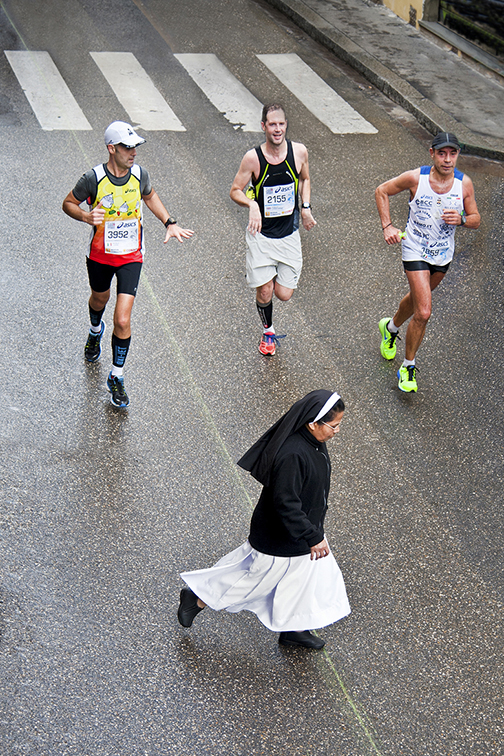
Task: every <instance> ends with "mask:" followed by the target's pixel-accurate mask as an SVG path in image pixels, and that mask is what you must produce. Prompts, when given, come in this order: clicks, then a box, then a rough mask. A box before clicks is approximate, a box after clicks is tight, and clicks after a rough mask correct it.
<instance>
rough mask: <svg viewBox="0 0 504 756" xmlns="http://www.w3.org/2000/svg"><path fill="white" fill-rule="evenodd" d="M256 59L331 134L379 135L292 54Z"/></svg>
mask: <svg viewBox="0 0 504 756" xmlns="http://www.w3.org/2000/svg"><path fill="white" fill-rule="evenodd" d="M256 57H257V58H259V60H260V61H261V62H262V63H264V65H265V66H266V67H267V68H269V70H270V71H271V72H272V73H273V74H274V75H275V76H276V77H277V79H279V80H280V81H281V82H282V84H284V85H285V86H286V87H287V89H289V90H290V91H291V92H292V94H293V95H295V96H296V97H297V98H298V100H301V102H302V103H303V105H304V106H305V107H306V108H308V110H309V111H310V112H311V113H313V115H314V116H315V117H316V118H318V119H319V121H322V123H324V124H325V125H326V126H328V128H330V129H331V131H332V132H333V134H377V133H378V131H377V129H375V127H374V126H372V125H371V124H370V123H368V121H366V120H365V119H364V118H363V117H362V116H361V115H359V113H357V111H356V110H354V109H353V108H352V107H351V106H350V105H349V104H348V103H347V102H346V100H344V99H343V98H342V97H340V96H339V95H338V94H336V92H335V91H334V89H331V87H330V86H329V85H328V84H326V82H325V81H324V80H323V79H321V78H320V76H319V75H318V74H316V73H315V71H313V70H312V69H311V68H310V67H309V66H308V65H307V64H306V63H305V62H304V61H303V60H301V58H300V57H299V56H298V55H296V54H295V53H286V54H278V55H256Z"/></svg>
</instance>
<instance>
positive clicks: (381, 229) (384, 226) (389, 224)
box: [381, 221, 392, 231]
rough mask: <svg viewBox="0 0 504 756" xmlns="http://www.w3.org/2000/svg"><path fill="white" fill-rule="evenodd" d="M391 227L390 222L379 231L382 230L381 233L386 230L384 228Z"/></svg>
mask: <svg viewBox="0 0 504 756" xmlns="http://www.w3.org/2000/svg"><path fill="white" fill-rule="evenodd" d="M391 225H392V221H390V223H387V225H386V226H382V229H381V230H382V231H385V229H386V228H388V227H389V226H391Z"/></svg>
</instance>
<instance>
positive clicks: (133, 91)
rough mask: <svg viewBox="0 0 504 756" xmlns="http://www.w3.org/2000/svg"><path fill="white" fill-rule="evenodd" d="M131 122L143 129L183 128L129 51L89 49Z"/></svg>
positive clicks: (179, 129)
mask: <svg viewBox="0 0 504 756" xmlns="http://www.w3.org/2000/svg"><path fill="white" fill-rule="evenodd" d="M89 54H90V55H91V57H92V58H93V60H94V62H95V63H96V65H97V66H98V68H99V69H100V71H101V72H102V74H103V75H104V77H105V78H106V80H107V82H108V83H109V85H110V87H111V88H112V89H113V91H114V94H115V96H116V97H117V99H118V100H119V102H120V103H121V105H122V106H123V108H124V109H125V111H126V112H127V114H128V116H129V118H130V120H131V121H132V122H133V125H136V126H140V127H141V128H142V129H145V130H146V131H185V128H184V126H183V124H182V123H181V122H180V121H179V119H178V118H177V116H176V115H175V113H174V112H173V110H172V109H171V108H170V106H169V105H168V103H167V102H166V100H165V99H164V98H163V97H162V95H161V93H160V92H159V90H158V89H156V87H155V86H154V84H153V82H152V79H151V78H150V76H149V75H148V74H147V73H146V71H145V70H144V69H143V68H142V66H141V65H140V63H139V62H138V60H137V59H136V58H135V56H134V55H133V53H130V52H90V53H89Z"/></svg>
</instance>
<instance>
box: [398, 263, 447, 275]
mask: <svg viewBox="0 0 504 756" xmlns="http://www.w3.org/2000/svg"><path fill="white" fill-rule="evenodd" d="M403 267H404V270H409V271H414V270H429V271H430V274H431V276H432V275H433V274H434V273H447V272H448V268H449V267H450V263H448V265H431V264H430V263H428V262H425V260H403Z"/></svg>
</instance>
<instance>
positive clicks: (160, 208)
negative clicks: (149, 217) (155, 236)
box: [142, 189, 194, 244]
mask: <svg viewBox="0 0 504 756" xmlns="http://www.w3.org/2000/svg"><path fill="white" fill-rule="evenodd" d="M142 199H143V201H144V202H145V204H146V205H147V207H148V208H149V210H150V211H151V213H153V214H154V215H155V216H156V218H158V219H159V220H160V221H161V223H166V221H167V220H168V218H169V217H170V214H169V212H168V210H167V209H166V207H165V206H164V205H163V203H162V202H161V200H160V198H159V195H158V193H157V192H156V191H154V189H153V190H152V192H151V193H150V194H144V196H143V197H142ZM193 234H194V231H191V230H190V229H189V228H181V227H180V226H179V225H178V223H171V224H170V225H169V226H168V227H167V229H166V234H165V239H164V244H166V242H167V241H168V239H171V238H172V237H175V239H178V240H179V242H181V241H183V240H184V239H189V238H190V237H191V236H192V235H193Z"/></svg>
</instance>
